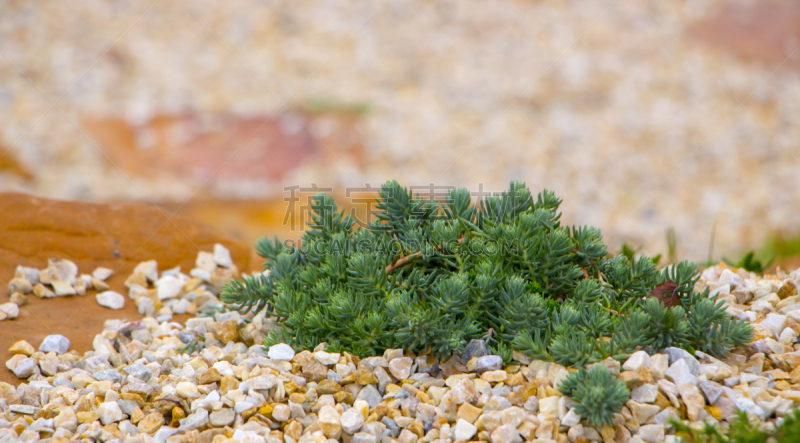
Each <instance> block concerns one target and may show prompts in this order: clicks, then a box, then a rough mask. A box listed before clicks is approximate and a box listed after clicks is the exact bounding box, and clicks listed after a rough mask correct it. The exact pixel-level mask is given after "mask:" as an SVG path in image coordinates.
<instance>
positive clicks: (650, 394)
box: [631, 383, 658, 403]
mask: <svg viewBox="0 0 800 443" xmlns="http://www.w3.org/2000/svg"><path fill="white" fill-rule="evenodd" d="M657 397H658V386H656V385H654V384H652V383H647V384H644V385H641V386H639V387H636V388H633V390H631V400H633V401H636V402H639V403H655V401H656V398H657Z"/></svg>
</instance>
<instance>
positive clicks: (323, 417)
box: [319, 405, 342, 439]
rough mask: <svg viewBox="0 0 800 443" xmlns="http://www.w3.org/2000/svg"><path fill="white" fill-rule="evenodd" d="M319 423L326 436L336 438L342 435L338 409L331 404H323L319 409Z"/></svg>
mask: <svg viewBox="0 0 800 443" xmlns="http://www.w3.org/2000/svg"><path fill="white" fill-rule="evenodd" d="M319 425H320V427H322V432H324V433H325V436H326V437H328V438H333V439H338V438H339V436H341V435H342V421H341V417H340V416H339V411H337V410H336V408H334V407H333V406H330V405H325V406H323V407H322V408H320V410H319Z"/></svg>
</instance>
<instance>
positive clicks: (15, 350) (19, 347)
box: [8, 340, 36, 356]
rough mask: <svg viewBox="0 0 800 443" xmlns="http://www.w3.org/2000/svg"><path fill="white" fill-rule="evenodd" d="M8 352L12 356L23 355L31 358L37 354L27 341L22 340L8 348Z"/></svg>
mask: <svg viewBox="0 0 800 443" xmlns="http://www.w3.org/2000/svg"><path fill="white" fill-rule="evenodd" d="M8 351H9V352H11V353H12V354H22V355H27V356H31V355H33V353H34V352H36V349H35V348H34V347H33V346H32V345H31V344H30V343H28V342H27V341H25V340H20V341H18V342H16V343H14V344H13V345H11V347H10V348H8Z"/></svg>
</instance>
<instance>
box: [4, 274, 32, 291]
mask: <svg viewBox="0 0 800 443" xmlns="http://www.w3.org/2000/svg"><path fill="white" fill-rule="evenodd" d="M32 291H33V285H31V282H30V281H28V280H27V279H25V278H22V277H17V278H12V279H11V281H10V282H8V293H9V294H13V293H15V292H19V293H20V294H28V293H30V292H32Z"/></svg>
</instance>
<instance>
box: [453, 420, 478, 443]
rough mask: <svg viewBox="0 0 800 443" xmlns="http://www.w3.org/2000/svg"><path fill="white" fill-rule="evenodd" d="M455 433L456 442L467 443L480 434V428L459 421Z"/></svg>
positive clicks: (464, 421)
mask: <svg viewBox="0 0 800 443" xmlns="http://www.w3.org/2000/svg"><path fill="white" fill-rule="evenodd" d="M453 431H454V432H453V434H454V437H455V439H456V440H462V441H467V440H469V439H471V438H472V436H473V435H475V433H476V432H478V428H477V427H475V426H474V425H473V424H472V423H470V422H468V421H466V420H463V419H458V421H457V422H456V426H455V428H454V429H453Z"/></svg>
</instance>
